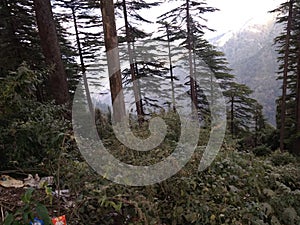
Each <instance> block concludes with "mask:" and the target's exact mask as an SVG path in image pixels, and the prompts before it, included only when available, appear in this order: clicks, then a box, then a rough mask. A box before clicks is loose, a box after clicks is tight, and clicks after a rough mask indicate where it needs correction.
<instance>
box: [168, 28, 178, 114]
mask: <svg viewBox="0 0 300 225" xmlns="http://www.w3.org/2000/svg"><path fill="white" fill-rule="evenodd" d="M166 31H167V42H168V56H169V63H170V76H171V91H172V108H173V111H174V112H176V104H175V88H174V75H173V66H172V56H171V45H170V31H169V25H168V24H167V23H166Z"/></svg>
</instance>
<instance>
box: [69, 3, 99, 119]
mask: <svg viewBox="0 0 300 225" xmlns="http://www.w3.org/2000/svg"><path fill="white" fill-rule="evenodd" d="M71 10H72V16H73V23H74V27H75V34H76V42H77V48H78V54H79V59H80V67H81V72H82V79H83V84H84V88H85V94H86V98H87V103H88V107H89V110H90V113H91V117H92V118H93V119H94V118H95V116H94V106H93V102H92V98H91V94H90V90H89V85H88V81H87V77H86V69H85V65H84V61H83V55H82V49H81V44H80V39H79V32H78V26H77V19H76V14H75V8H74V6H71Z"/></svg>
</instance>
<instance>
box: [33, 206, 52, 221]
mask: <svg viewBox="0 0 300 225" xmlns="http://www.w3.org/2000/svg"><path fill="white" fill-rule="evenodd" d="M36 212H37V214H38V217H39V218H40V219H42V220H43V221H44V223H45V225H50V224H51V220H50V217H49V213H48V210H47V208H46V207H45V206H44V205H42V204H39V203H38V204H37V206H36Z"/></svg>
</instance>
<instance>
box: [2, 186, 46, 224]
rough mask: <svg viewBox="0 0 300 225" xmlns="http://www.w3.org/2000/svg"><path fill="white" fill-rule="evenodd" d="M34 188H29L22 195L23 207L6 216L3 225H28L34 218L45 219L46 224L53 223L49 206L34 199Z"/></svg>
mask: <svg viewBox="0 0 300 225" xmlns="http://www.w3.org/2000/svg"><path fill="white" fill-rule="evenodd" d="M33 192H34V189H28V190H27V191H26V192H25V194H24V195H23V197H22V202H23V205H24V206H23V207H21V208H20V209H18V210H17V211H16V212H14V213H10V214H8V215H7V216H6V217H5V220H4V222H3V225H28V224H29V223H30V222H32V221H34V218H39V219H41V220H43V222H44V225H51V224H52V223H51V219H50V217H49V213H48V210H47V208H46V207H45V206H44V205H43V204H40V203H39V202H36V201H34V200H33Z"/></svg>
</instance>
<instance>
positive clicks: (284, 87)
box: [280, 0, 294, 152]
mask: <svg viewBox="0 0 300 225" xmlns="http://www.w3.org/2000/svg"><path fill="white" fill-rule="evenodd" d="M293 3H294V1H293V0H290V2H289V13H288V21H287V28H286V39H285V52H284V67H283V84H282V102H281V115H280V119H281V123H280V151H281V152H283V151H284V138H285V118H286V91H287V77H288V66H289V63H288V61H289V54H290V51H289V48H290V38H291V26H292V14H293Z"/></svg>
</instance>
